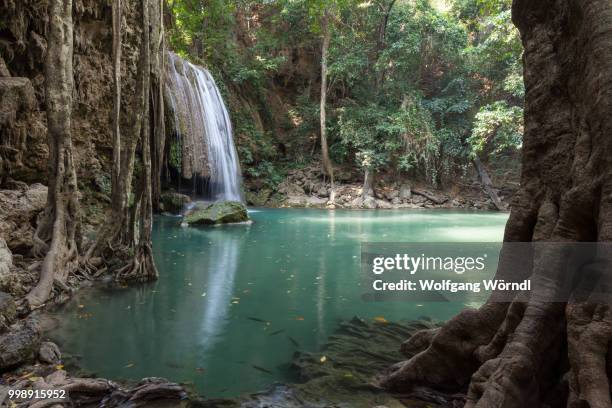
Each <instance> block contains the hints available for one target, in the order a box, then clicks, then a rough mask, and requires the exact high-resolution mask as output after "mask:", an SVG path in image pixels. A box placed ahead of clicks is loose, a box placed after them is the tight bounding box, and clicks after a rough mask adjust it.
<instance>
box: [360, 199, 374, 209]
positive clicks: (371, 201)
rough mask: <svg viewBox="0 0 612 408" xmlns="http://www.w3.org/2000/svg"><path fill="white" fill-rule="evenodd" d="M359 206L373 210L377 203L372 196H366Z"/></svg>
mask: <svg viewBox="0 0 612 408" xmlns="http://www.w3.org/2000/svg"><path fill="white" fill-rule="evenodd" d="M361 207H363V208H367V209H369V210H373V209H375V208H377V207H378V203H377V201H376V199H375V198H374V197H372V196H368V197H366V198H365V199H364V200H363V204H361Z"/></svg>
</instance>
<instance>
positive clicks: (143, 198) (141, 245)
mask: <svg viewBox="0 0 612 408" xmlns="http://www.w3.org/2000/svg"><path fill="white" fill-rule="evenodd" d="M142 11H143V24H142V26H143V41H142V51H141V52H142V55H141V57H140V58H141V59H140V62H141V65H140V68H139V74H138V77H139V80H140V81H141V84H139V87H141V88H139V91H140V93H139V100H140V103H141V106H140V108H139V109H140V112H141V115H140V117H141V120H142V125H141V132H142V133H141V147H142V167H143V169H142V174H141V175H140V186H139V187H138V194H137V197H138V202H137V204H136V205H135V206H134V207H133V208H132V213H131V219H132V224H131V228H133V229H134V232H133V233H132V234H131V242H132V243H133V244H134V245H135V248H136V252H135V254H134V257H133V258H132V260H131V261H130V263H129V264H128V265H126V266H125V267H124V268H122V269H120V270H119V271H118V274H117V278H118V279H119V280H123V281H131V280H135V281H140V282H145V281H150V280H155V279H157V277H158V272H157V268H156V267H155V262H154V260H153V251H152V243H151V241H152V236H151V230H152V227H153V202H152V188H151V184H152V183H151V181H152V177H151V175H152V174H151V144H152V141H151V123H150V109H149V106H150V103H151V41H150V35H149V34H150V33H149V26H150V13H149V0H142ZM132 171H133V170H132Z"/></svg>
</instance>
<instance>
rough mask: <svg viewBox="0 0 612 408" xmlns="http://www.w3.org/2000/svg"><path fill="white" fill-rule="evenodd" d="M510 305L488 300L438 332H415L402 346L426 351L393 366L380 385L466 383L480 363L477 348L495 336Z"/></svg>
mask: <svg viewBox="0 0 612 408" xmlns="http://www.w3.org/2000/svg"><path fill="white" fill-rule="evenodd" d="M507 307H508V306H507V304H503V303H488V304H485V305H484V306H483V307H481V308H480V309H479V310H473V309H468V310H464V311H463V312H461V313H460V314H458V315H457V316H455V317H454V318H453V319H451V320H450V321H449V322H448V323H446V324H445V325H444V326H442V327H441V328H440V329H439V330H437V331H436V332H432V331H427V332H425V333H424V334H416V335H414V336H413V337H412V338H411V339H409V340H408V341H407V342H406V343H404V345H403V346H402V347H403V349H404V350H406V351H410V352H417V351H419V350H422V351H420V352H418V354H416V355H414V356H413V357H412V358H411V359H410V360H408V361H405V362H401V363H399V364H397V365H395V366H394V367H392V368H391V372H390V373H386V374H385V375H384V376H383V378H382V379H381V381H380V385H381V386H382V387H383V388H386V389H389V390H391V391H394V392H403V391H405V390H406V389H410V388H411V387H412V386H415V385H426V386H434V387H437V388H440V389H451V390H453V391H454V390H456V389H460V388H462V387H464V386H466V385H467V384H468V382H469V379H470V377H471V375H472V373H473V372H474V371H475V370H476V369H477V368H478V365H479V361H478V360H477V359H476V358H475V351H476V350H477V349H478V347H480V346H483V345H486V344H488V343H489V341H490V340H491V339H492V338H493V336H494V335H495V331H496V330H495V329H494V327H497V326H499V324H501V322H502V321H503V318H504V316H505V312H506V309H507ZM483 322H486V323H489V324H483ZM428 342H430V343H429V344H428Z"/></svg>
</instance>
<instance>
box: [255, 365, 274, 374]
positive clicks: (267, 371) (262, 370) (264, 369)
mask: <svg viewBox="0 0 612 408" xmlns="http://www.w3.org/2000/svg"><path fill="white" fill-rule="evenodd" d="M251 367H253V368H254V369H256V370H258V371H261V372H262V373H266V374H269V375H273V373H272V371H270V370H268V369H266V368H263V367H260V366H256V365H252V366H251Z"/></svg>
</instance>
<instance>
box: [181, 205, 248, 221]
mask: <svg viewBox="0 0 612 408" xmlns="http://www.w3.org/2000/svg"><path fill="white" fill-rule="evenodd" d="M246 221H249V215H248V214H247V209H246V207H245V206H244V204H242V203H241V202H238V201H220V202H216V203H196V204H195V205H194V207H193V208H192V209H190V210H189V211H188V212H187V214H185V217H184V218H183V223H185V224H187V225H218V224H232V223H238V222H246Z"/></svg>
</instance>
